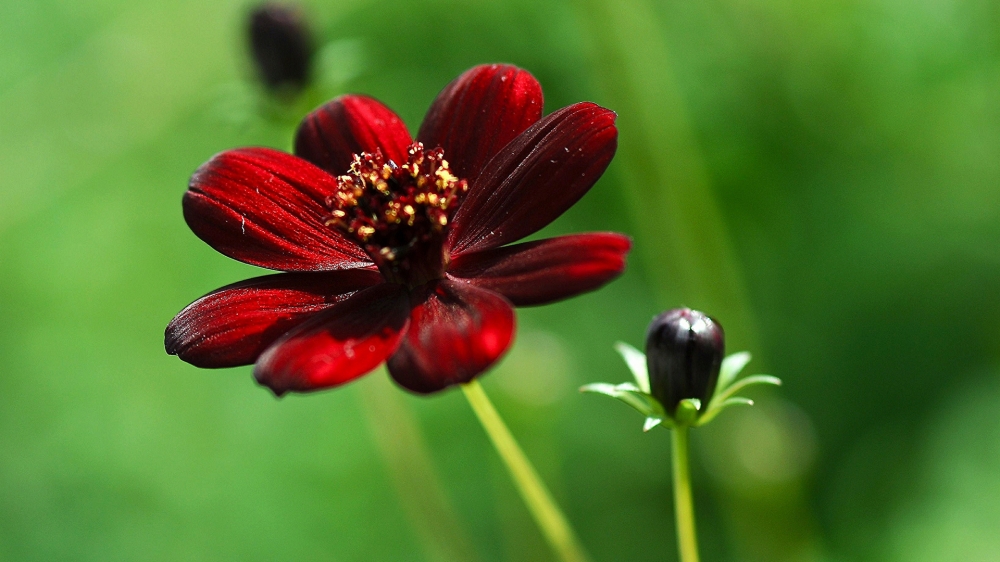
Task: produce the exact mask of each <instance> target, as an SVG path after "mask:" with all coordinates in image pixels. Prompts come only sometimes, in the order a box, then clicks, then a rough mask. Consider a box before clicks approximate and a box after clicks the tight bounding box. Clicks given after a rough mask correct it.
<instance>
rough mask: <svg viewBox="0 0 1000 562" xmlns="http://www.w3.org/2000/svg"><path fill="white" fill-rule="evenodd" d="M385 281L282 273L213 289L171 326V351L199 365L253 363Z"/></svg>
mask: <svg viewBox="0 0 1000 562" xmlns="http://www.w3.org/2000/svg"><path fill="white" fill-rule="evenodd" d="M381 282H382V276H381V275H380V274H379V273H378V272H377V271H372V270H364V269H351V270H346V271H331V272H322V273H280V274H278V275H268V276H266V277H257V278H255V279H248V280H246V281H241V282H240V283H235V284H233V285H229V286H228V287H223V288H221V289H219V290H217V291H213V292H211V293H209V294H207V295H205V296H204V297H202V298H200V299H198V300H196V301H195V302H193V303H191V304H190V305H188V306H187V308H185V309H184V310H182V311H181V312H180V313H179V314H177V316H175V317H174V319H173V320H172V321H171V322H170V324H169V325H168V326H167V333H166V342H165V345H166V348H167V353H169V354H171V355H177V356H178V357H180V358H181V359H183V360H184V361H187V362H188V363H191V364H192V365H195V366H197V367H203V368H218V367H236V366H238V365H249V364H251V363H253V362H254V361H256V360H257V357H258V356H259V355H260V354H261V353H262V352H263V351H264V350H265V349H267V347H268V346H269V345H271V344H272V343H274V341H275V340H277V339H278V338H280V337H281V336H282V335H284V334H285V333H286V332H288V331H289V330H291V329H293V328H295V327H296V326H298V325H299V324H301V323H303V322H305V321H306V320H308V319H309V318H310V317H311V316H313V315H315V314H316V313H317V312H320V311H323V310H326V309H327V308H329V307H330V306H332V305H333V304H334V303H336V302H339V301H341V300H343V299H344V297H346V296H347V295H348V294H350V293H352V292H353V291H357V290H359V289H363V288H365V287H370V286H372V285H376V284H378V283H381Z"/></svg>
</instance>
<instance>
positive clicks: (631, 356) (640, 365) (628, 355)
mask: <svg viewBox="0 0 1000 562" xmlns="http://www.w3.org/2000/svg"><path fill="white" fill-rule="evenodd" d="M615 351H617V352H618V353H619V354H620V355H621V356H622V359H624V360H625V364H626V365H628V368H629V370H630V371H632V376H633V377H635V383H636V384H637V385H639V388H640V389H641V390H642V391H643V392H645V393H646V394H649V392H650V391H649V371H648V370H647V368H646V354H645V353H643V352H641V351H639V350H638V349H636V348H634V347H632V346H631V345H629V344H627V343H625V342H621V341H620V342H616V343H615Z"/></svg>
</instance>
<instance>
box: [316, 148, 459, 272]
mask: <svg viewBox="0 0 1000 562" xmlns="http://www.w3.org/2000/svg"><path fill="white" fill-rule="evenodd" d="M407 156H408V159H407V161H406V163H404V164H402V165H397V164H396V163H395V162H393V161H392V160H390V159H387V158H385V157H384V156H383V155H382V151H381V150H376V151H375V152H374V153H370V152H364V153H362V154H355V155H354V161H353V162H352V163H351V168H350V170H349V171H348V173H347V174H345V175H342V176H339V177H338V178H337V189H336V191H335V192H334V193H333V195H330V196H329V197H327V198H326V206H327V208H328V209H330V216H329V217H328V218H327V220H326V224H327V225H328V226H330V227H332V228H335V229H337V230H339V231H340V232H342V233H344V234H345V235H347V236H348V237H350V238H353V239H354V240H356V241H357V242H358V243H360V244H361V246H362V247H364V248H365V249H366V250H367V251H368V253H369V254H371V255H372V257H373V258H374V259H375V260H376V262H377V263H378V262H385V261H388V262H392V261H396V260H400V259H404V258H406V257H407V254H408V253H409V252H411V251H412V250H414V249H416V248H417V247H418V246H422V245H425V244H427V243H430V244H443V240H444V232H445V231H446V229H447V227H448V224H449V222H450V221H451V218H452V215H454V213H455V210H456V209H457V208H458V204H459V203H460V202H461V199H462V197H463V195H464V194H465V192H466V191H467V190H468V182H466V181H465V180H463V179H459V178H457V177H455V175H454V174H452V173H451V170H450V169H449V167H448V161H447V160H445V159H444V151H443V150H441V149H440V148H435V149H432V150H425V149H424V145H423V144H422V143H419V142H418V143H414V144H412V145H410V147H409V149H408V151H407Z"/></svg>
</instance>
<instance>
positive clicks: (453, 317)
mask: <svg viewBox="0 0 1000 562" xmlns="http://www.w3.org/2000/svg"><path fill="white" fill-rule="evenodd" d="M513 335H514V309H512V308H511V306H510V304H509V303H508V302H507V301H506V300H505V299H504V298H503V297H501V296H500V295H498V294H496V293H492V292H490V291H485V290H483V289H479V288H476V287H473V286H471V285H466V284H464V283H456V282H454V281H448V280H444V281H441V282H439V283H438V284H437V286H436V287H434V288H432V289H429V290H428V291H427V292H426V293H425V294H424V295H422V297H420V298H418V300H417V302H416V304H415V305H414V307H413V311H412V312H411V314H410V328H409V329H408V330H407V332H406V337H405V338H404V339H403V341H402V343H401V344H400V346H399V350H398V351H396V353H395V355H393V356H392V357H390V358H389V363H388V364H389V373H391V374H392V378H394V379H396V382H398V383H399V384H400V385H402V386H403V387H405V388H407V389H409V390H412V391H414V392H420V393H429V392H434V391H437V390H441V389H443V388H446V387H448V386H451V385H453V384H459V383H464V382H468V381H470V380H472V379H473V378H474V377H476V375H478V374H480V373H482V372H483V371H485V370H486V369H487V368H489V367H490V366H491V365H492V364H493V363H494V362H496V360H497V359H499V358H500V356H501V355H503V353H504V352H505V351H507V347H508V346H509V345H510V342H511V339H512V338H513Z"/></svg>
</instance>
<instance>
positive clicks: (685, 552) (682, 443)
mask: <svg viewBox="0 0 1000 562" xmlns="http://www.w3.org/2000/svg"><path fill="white" fill-rule="evenodd" d="M673 434H674V438H673V450H674V454H673V457H674V459H673V460H674V507H675V511H676V515H677V550H678V551H679V552H680V555H681V562H698V538H697V536H696V534H695V529H694V502H693V501H692V498H691V472H690V470H689V469H688V428H687V427H675V428H674V429H673Z"/></svg>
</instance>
